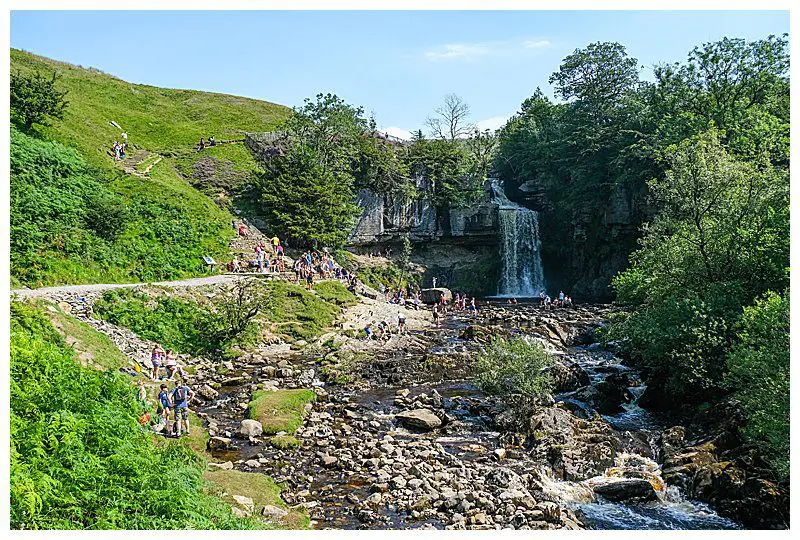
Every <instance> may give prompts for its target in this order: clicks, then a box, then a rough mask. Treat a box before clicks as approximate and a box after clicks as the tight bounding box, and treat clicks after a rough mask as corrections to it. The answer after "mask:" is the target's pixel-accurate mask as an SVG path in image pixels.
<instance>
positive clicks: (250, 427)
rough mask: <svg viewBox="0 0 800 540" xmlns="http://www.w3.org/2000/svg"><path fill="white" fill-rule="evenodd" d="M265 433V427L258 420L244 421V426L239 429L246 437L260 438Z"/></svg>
mask: <svg viewBox="0 0 800 540" xmlns="http://www.w3.org/2000/svg"><path fill="white" fill-rule="evenodd" d="M263 432H264V427H263V426H262V425H261V422H259V421H258V420H250V419H249V418H248V419H245V420H242V425H241V427H240V428H239V433H241V434H242V435H243V436H244V437H258V436H259V435H261V434H262V433H263Z"/></svg>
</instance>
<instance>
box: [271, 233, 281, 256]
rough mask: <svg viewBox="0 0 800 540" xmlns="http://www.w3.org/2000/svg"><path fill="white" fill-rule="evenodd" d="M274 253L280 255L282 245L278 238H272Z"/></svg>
mask: <svg viewBox="0 0 800 540" xmlns="http://www.w3.org/2000/svg"><path fill="white" fill-rule="evenodd" d="M271 241H272V252H273V253H278V246H279V245H280V244H281V241H280V239H279V238H278V237H277V236H273V237H272V240H271Z"/></svg>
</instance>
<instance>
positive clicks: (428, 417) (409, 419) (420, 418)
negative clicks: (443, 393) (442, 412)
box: [395, 409, 442, 431]
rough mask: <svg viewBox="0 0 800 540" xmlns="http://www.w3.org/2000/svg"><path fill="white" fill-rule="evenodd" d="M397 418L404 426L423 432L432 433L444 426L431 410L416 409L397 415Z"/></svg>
mask: <svg viewBox="0 0 800 540" xmlns="http://www.w3.org/2000/svg"><path fill="white" fill-rule="evenodd" d="M395 418H397V420H398V421H399V422H400V423H401V424H403V426H405V427H407V428H412V429H418V430H422V431H431V430H433V429H436V428H438V427H440V426H441V425H442V420H441V419H440V418H439V417H438V416H436V415H435V414H434V413H433V411H431V410H429V409H414V410H412V411H403V412H401V413H397V414H396V415H395Z"/></svg>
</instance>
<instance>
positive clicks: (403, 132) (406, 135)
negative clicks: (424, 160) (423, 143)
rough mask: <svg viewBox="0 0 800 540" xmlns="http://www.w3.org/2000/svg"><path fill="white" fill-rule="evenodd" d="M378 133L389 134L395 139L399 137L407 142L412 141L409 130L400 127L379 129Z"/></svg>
mask: <svg viewBox="0 0 800 540" xmlns="http://www.w3.org/2000/svg"><path fill="white" fill-rule="evenodd" d="M378 131H383V132H384V133H388V134H389V135H391V136H393V137H397V138H399V139H404V140H406V141H410V140H411V132H410V131H408V130H407V129H403V128H399V127H395V126H390V127H385V128H378Z"/></svg>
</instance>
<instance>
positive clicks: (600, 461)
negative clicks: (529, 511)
mask: <svg viewBox="0 0 800 540" xmlns="http://www.w3.org/2000/svg"><path fill="white" fill-rule="evenodd" d="M528 433H529V435H530V436H531V437H532V438H533V440H534V441H535V446H534V448H533V456H534V458H537V459H540V460H542V461H545V462H547V463H549V464H550V465H551V467H552V470H553V473H554V474H555V476H556V477H557V478H559V479H563V480H572V481H580V480H587V479H589V478H592V477H594V476H600V475H602V474H603V473H604V472H605V470H606V469H607V468H609V467H612V466H614V463H615V460H614V458H615V457H616V455H617V454H618V453H619V452H620V451H621V450H622V443H621V441H620V440H619V439H618V438H617V437H616V436H615V434H614V430H613V429H612V428H611V426H609V425H608V424H607V423H606V422H604V421H602V420H594V421H587V420H583V419H580V418H576V417H575V416H574V415H573V414H572V413H570V412H569V411H567V410H564V409H561V408H557V407H551V408H546V409H543V410H542V411H541V412H539V413H538V414H536V415H534V416H533V417H532V418H531V419H530V425H529V428H528Z"/></svg>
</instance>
